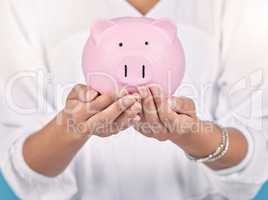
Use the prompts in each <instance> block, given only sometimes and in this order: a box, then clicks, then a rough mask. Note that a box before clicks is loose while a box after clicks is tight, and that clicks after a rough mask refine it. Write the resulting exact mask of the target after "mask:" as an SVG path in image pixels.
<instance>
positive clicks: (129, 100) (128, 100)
mask: <svg viewBox="0 0 268 200" xmlns="http://www.w3.org/2000/svg"><path fill="white" fill-rule="evenodd" d="M121 101H122V104H123V106H125V107H129V106H131V105H132V104H134V103H135V102H136V100H135V98H134V97H133V96H132V95H128V96H125V97H123V98H122V99H121Z"/></svg>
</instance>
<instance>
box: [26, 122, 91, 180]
mask: <svg viewBox="0 0 268 200" xmlns="http://www.w3.org/2000/svg"><path fill="white" fill-rule="evenodd" d="M87 139H88V137H82V136H78V135H74V134H73V133H71V132H69V131H67V124H66V120H65V122H64V123H63V124H59V123H58V122H57V120H56V118H55V119H53V120H52V121H51V122H50V123H48V124H47V125H46V126H45V127H44V128H43V129H41V130H40V131H38V132H37V133H35V134H33V135H31V136H30V137H29V138H28V139H27V140H26V141H25V144H24V148H23V155H24V159H25V161H26V163H27V164H28V165H29V166H30V167H31V168H32V169H33V170H34V171H36V172H39V173H41V174H43V175H45V176H50V177H53V176H57V175H59V174H60V173H62V172H63V171H64V170H65V168H66V167H67V166H68V165H69V163H70V162H71V160H72V159H73V157H74V156H75V155H76V153H77V152H78V151H79V149H80V148H81V147H82V146H83V144H84V143H85V142H86V141H87Z"/></svg>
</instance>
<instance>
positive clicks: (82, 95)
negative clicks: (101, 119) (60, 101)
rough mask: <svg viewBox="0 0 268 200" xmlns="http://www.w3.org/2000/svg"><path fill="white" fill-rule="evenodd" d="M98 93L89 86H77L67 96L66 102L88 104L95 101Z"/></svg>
mask: <svg viewBox="0 0 268 200" xmlns="http://www.w3.org/2000/svg"><path fill="white" fill-rule="evenodd" d="M98 95H99V93H98V92H97V91H96V90H94V89H92V88H91V87H89V86H86V85H83V84H78V85H76V86H75V87H74V88H73V89H72V90H71V92H70V94H69V95H68V98H67V100H79V101H81V102H90V101H92V100H93V99H95V98H96V97H97V96H98Z"/></svg>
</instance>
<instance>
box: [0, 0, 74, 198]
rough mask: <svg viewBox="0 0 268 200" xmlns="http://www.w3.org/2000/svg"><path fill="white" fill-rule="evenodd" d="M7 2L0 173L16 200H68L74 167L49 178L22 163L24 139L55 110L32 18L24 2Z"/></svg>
mask: <svg viewBox="0 0 268 200" xmlns="http://www.w3.org/2000/svg"><path fill="white" fill-rule="evenodd" d="M12 2H13V1H10V0H3V1H0V24H1V27H0V44H1V45H0V66H1V68H0V110H1V114H0V166H1V172H2V174H3V176H4V178H5V179H6V181H7V182H8V184H9V185H10V186H11V188H12V189H13V190H14V192H15V193H16V194H17V196H18V197H19V198H20V199H29V200H39V199H41V200H42V199H44V200H47V199H71V198H72V197H73V196H74V195H75V194H76V193H77V184H76V179H75V173H74V163H72V164H71V165H70V166H69V167H68V168H67V169H66V170H65V171H64V172H63V173H62V174H61V175H59V176H57V177H55V178H49V177H45V176H43V175H41V174H38V173H37V172H35V171H33V170H32V169H31V168H30V167H29V166H28V165H27V163H26V162H25V161H24V158H23V153H22V147H23V143H24V141H25V139H26V138H27V137H28V136H29V135H30V134H33V133H34V132H36V131H38V130H39V129H41V128H42V127H43V126H44V125H45V124H46V123H47V122H48V121H50V120H51V119H52V118H53V117H54V116H55V115H56V113H57V108H56V107H55V105H54V104H53V102H52V101H51V98H50V97H51V95H49V94H53V93H51V90H50V89H49V88H50V87H47V86H48V84H49V83H48V82H47V80H46V79H45V78H44V77H47V75H46V74H45V73H47V70H46V66H45V64H44V63H45V62H44V61H43V58H42V53H41V52H40V46H39V45H38V38H37V37H36V36H37V32H36V31H35V29H34V23H33V16H36V15H34V14H33V13H31V11H32V10H31V9H30V8H31V7H28V3H26V2H22V1H18V2H16V3H15V4H14V3H12ZM23 5H25V7H23ZM29 5H30V3H29ZM32 5H34V3H33V4H32ZM24 9H27V10H24ZM25 14H28V15H29V17H28V16H27V15H25ZM26 22H27V23H26ZM42 74H43V76H42ZM45 88H46V90H45ZM37 151H38V150H37ZM48 162H49V161H48Z"/></svg>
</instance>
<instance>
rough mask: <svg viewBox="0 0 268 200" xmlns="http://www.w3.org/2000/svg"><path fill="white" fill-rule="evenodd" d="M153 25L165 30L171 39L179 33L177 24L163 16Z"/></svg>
mask: <svg viewBox="0 0 268 200" xmlns="http://www.w3.org/2000/svg"><path fill="white" fill-rule="evenodd" d="M153 25H154V26H157V27H158V28H161V29H162V30H163V31H165V32H166V33H167V34H168V36H169V37H170V38H171V39H173V38H174V37H176V35H177V26H176V24H174V23H173V22H172V21H171V20H169V19H165V18H163V19H158V20H155V21H154V22H153Z"/></svg>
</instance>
